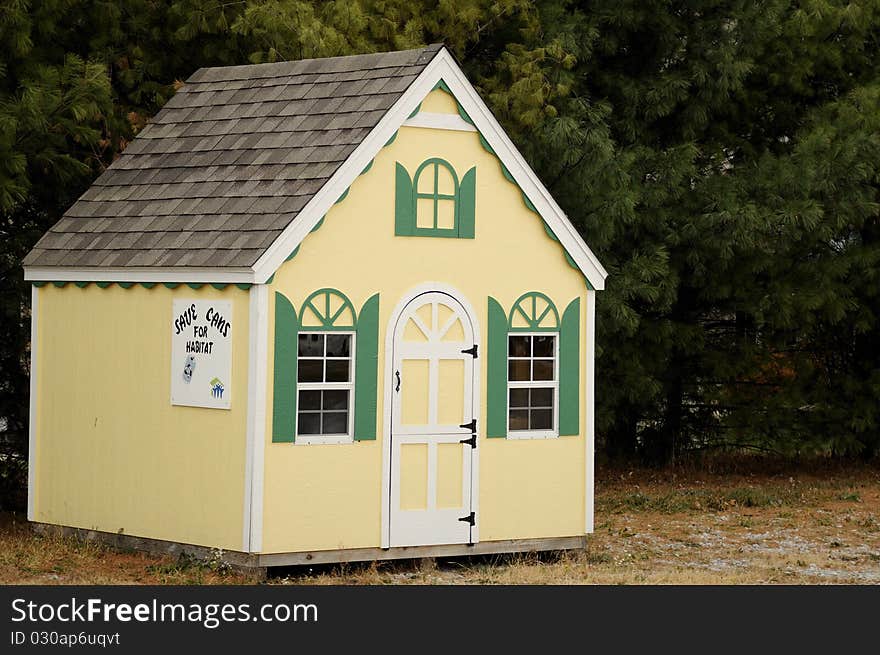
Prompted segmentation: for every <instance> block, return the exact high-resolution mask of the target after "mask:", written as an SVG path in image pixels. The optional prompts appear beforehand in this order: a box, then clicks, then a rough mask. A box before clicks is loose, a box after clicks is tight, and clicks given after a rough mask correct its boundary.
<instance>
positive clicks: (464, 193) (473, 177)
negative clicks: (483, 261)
mask: <svg viewBox="0 0 880 655" xmlns="http://www.w3.org/2000/svg"><path fill="white" fill-rule="evenodd" d="M476 206H477V167H476V166H474V167H473V168H472V169H471V170H469V171H468V172H467V173H465V174H464V177H463V178H461V184H459V185H458V236H459V237H460V238H462V239H473V238H474V214H475V213H476Z"/></svg>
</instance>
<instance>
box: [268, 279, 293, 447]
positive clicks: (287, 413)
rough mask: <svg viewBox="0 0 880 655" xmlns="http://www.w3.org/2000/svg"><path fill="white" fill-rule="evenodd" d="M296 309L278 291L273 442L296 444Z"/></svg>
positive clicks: (276, 297) (276, 299)
mask: <svg viewBox="0 0 880 655" xmlns="http://www.w3.org/2000/svg"><path fill="white" fill-rule="evenodd" d="M298 329H299V323H298V322H297V320H296V310H295V309H294V308H293V305H291V304H290V301H289V300H288V299H287V298H285V297H284V295H282V294H280V293H278V292H277V291H276V292H275V364H274V376H273V385H272V441H273V442H275V443H293V441H294V439H295V437H296V356H297V331H298Z"/></svg>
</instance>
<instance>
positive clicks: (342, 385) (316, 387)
mask: <svg viewBox="0 0 880 655" xmlns="http://www.w3.org/2000/svg"><path fill="white" fill-rule="evenodd" d="M308 334H317V335H320V336H322V337H324V339H323V344H324V345H323V348H324V355H323V356H321V357H300V356H299V337H300V336H301V335H308ZM332 335H340V336H343V335H348V336H350V337H351V342H350V343H351V348H350V350H349V356H348V357H327V356H326V354H327V338H326V337H328V336H332ZM296 348H297V351H296V355H297V357H296V359H297V382H296V438H295V439H294V443H295V444H299V445H310V444H341V443H352V442H353V441H354V439H353V435H354V376H355V354H356V353H355V351H356V349H357V339H356V338H355V332H354V331H353V330H352V331H349V330H301V331H300V332H299V333H297V345H296ZM346 359H347V360H349V369H348V382H300V381H299V363H300V362H301V361H309V360H310V361H320V362H323V363H324V364H323V366H324V369H323V370H324V371H325V373H324V376H325V377H326V370H327V368H326V367H327V364H326V362H327V361H342V360H346ZM334 390H347V391H348V425H347V426H346V433H345V434H304V435H300V434H299V415H300V411H301V409H300V402H299V392H300V391H334ZM320 411H323V410H320ZM306 412H307V413H310V411H309V410H306ZM316 413H317V412H316Z"/></svg>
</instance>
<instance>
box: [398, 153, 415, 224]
mask: <svg viewBox="0 0 880 655" xmlns="http://www.w3.org/2000/svg"><path fill="white" fill-rule="evenodd" d="M415 227H416V203H415V194H413V183H412V180H410V179H409V173H407V172H406V169H405V168H404V167H403V165H402V164H401V163H400V162H397V172H396V176H395V182H394V235H395V236H398V237H409V236H412V235H413V233H414V232H415Z"/></svg>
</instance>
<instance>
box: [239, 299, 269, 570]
mask: <svg viewBox="0 0 880 655" xmlns="http://www.w3.org/2000/svg"><path fill="white" fill-rule="evenodd" d="M249 294H250V303H249V307H248V311H249V316H248V406H247V432H246V434H247V436H246V440H245V475H244V512H243V517H242V518H243V521H242V550H244V552H246V553H258V552H260V550H262V547H263V472H264V463H265V450H266V391H267V390H266V387H267V384H268V383H267V380H266V375H267V358H268V352H269V348H268V339H269V334H268V321H269V293H268V287H267V286H266V285H265V284H259V285H254V286H252V287H251V288H250V291H249Z"/></svg>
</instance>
